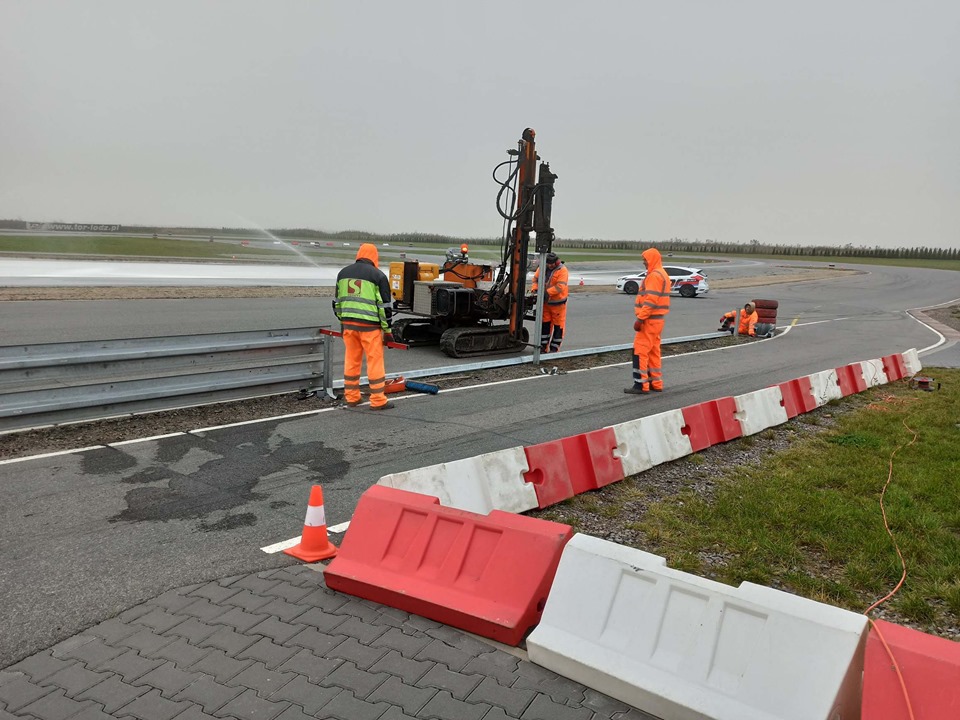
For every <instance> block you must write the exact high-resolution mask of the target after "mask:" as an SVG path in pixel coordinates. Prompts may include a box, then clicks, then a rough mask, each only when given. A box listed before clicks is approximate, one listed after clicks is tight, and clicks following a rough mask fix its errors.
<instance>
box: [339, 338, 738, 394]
mask: <svg viewBox="0 0 960 720" xmlns="http://www.w3.org/2000/svg"><path fill="white" fill-rule="evenodd" d="M723 337H730V333H728V332H711V333H706V334H705V335H684V336H682V337H675V338H663V340H662V341H661V342H660V344H661V345H672V344H674V343H685V342H694V341H696V340H715V339H716V338H723ZM632 348H633V343H625V344H623V345H602V346H600V347H592V348H581V349H579V350H561V351H560V352H557V353H549V354H547V355H541V356H540V360H539V363H537V364H540V365H546V364H548V363H550V362H552V361H554V360H562V359H564V358H572V357H582V356H584V355H601V354H603V353H611V352H619V351H621V350H630V349H632ZM534 362H535V360H534V357H533V355H522V356H517V357H511V358H497V359H496V360H481V361H480V362H475V363H461V364H460V365H447V366H444V367H428V368H423V369H421V370H402V371H399V372H397V373H396V374H398V375H403V377H405V378H408V379H410V380H413V379H416V378H426V377H437V376H440V375H453V374H454V373H461V372H472V371H474V370H489V369H491V368H499V367H509V366H510V365H526V364H534ZM366 381H367V378H366V376H364V377H361V378H360V382H361V383H365V382H366ZM333 387H334V389H342V388H343V380H335V381H334V382H333Z"/></svg>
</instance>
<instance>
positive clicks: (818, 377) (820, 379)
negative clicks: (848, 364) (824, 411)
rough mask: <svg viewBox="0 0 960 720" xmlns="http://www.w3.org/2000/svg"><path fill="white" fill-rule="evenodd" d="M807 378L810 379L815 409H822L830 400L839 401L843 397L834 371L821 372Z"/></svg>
mask: <svg viewBox="0 0 960 720" xmlns="http://www.w3.org/2000/svg"><path fill="white" fill-rule="evenodd" d="M807 377H809V378H810V388H811V390H812V392H813V399H814V401H816V403H817V407H823V406H824V405H826V404H827V403H828V402H830V401H831V400H839V399H840V398H842V397H843V392H841V390H840V383H839V382H838V380H837V371H836V370H821V371H820V372H817V373H814V374H813V375H808V376H807Z"/></svg>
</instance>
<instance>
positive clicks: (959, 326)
mask: <svg viewBox="0 0 960 720" xmlns="http://www.w3.org/2000/svg"><path fill="white" fill-rule="evenodd" d="M913 314H914V315H916V316H917V317H918V318H919V319H921V320H923V319H924V318H929V319H931V320H933V321H934V322H938V323H941V324H943V325H946V326H947V327H948V328H951V329H952V330H956V331H957V332H960V305H950V306H948V307H941V308H931V309H929V310H923V311H917V312H914V313H913Z"/></svg>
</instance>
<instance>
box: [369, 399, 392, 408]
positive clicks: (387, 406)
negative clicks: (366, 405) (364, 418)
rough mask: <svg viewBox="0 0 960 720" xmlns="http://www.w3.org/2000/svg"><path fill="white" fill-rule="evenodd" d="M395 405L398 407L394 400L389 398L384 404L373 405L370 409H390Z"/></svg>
mask: <svg viewBox="0 0 960 720" xmlns="http://www.w3.org/2000/svg"><path fill="white" fill-rule="evenodd" d="M393 407H396V405H394V404H393V403H392V402H390V401H389V400H387V402H386V403H385V404H384V405H376V406H371V407H370V409H371V410H389V409H390V408H393Z"/></svg>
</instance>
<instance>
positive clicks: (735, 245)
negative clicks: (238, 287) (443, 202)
mask: <svg viewBox="0 0 960 720" xmlns="http://www.w3.org/2000/svg"><path fill="white" fill-rule="evenodd" d="M26 228H27V222H26V221H24V220H2V219H0V229H4V230H26ZM124 232H134V233H156V234H159V233H164V234H166V233H171V234H172V233H177V234H196V235H212V234H216V235H220V236H222V235H241V234H242V235H247V234H250V233H257V232H263V231H261V230H259V229H258V228H253V229H251V228H229V227H220V228H210V227H159V226H148V225H120V226H119V227H118V229H117V233H118V234H122V233H124ZM267 233H270V234H272V235H275V236H277V237H280V238H296V239H312V240H335V241H341V242H342V241H354V242H390V243H435V244H438V245H459V244H460V243H462V242H467V243H468V244H473V245H500V243H501V242H502V239H501V238H493V237H490V238H462V237H453V236H451V235H441V234H437V233H420V232H405V233H390V234H383V233H372V232H366V231H362V230H340V231H337V232H328V231H324V230H314V229H311V228H270V229H268V230H267ZM650 244H653V245H654V246H655V247H656V248H657V249H658V250H661V251H663V252H671V253H676V252H692V253H713V254H732V255H780V256H785V257H790V256H806V257H843V258H858V257H862V258H898V259H916V260H960V247H955V248H940V247H931V246H917V247H898V248H885V247H880V246H879V245H877V246H874V247H867V246H865V245H853V244H852V243H847V244H846V245H842V246H833V245H800V244H794V245H787V244H784V243H765V242H761V241H759V240H751V241H749V242H729V241H723V240H711V239H706V240H699V239H697V240H689V239H687V238H670V239H669V240H660V241H658V242H654V243H649V242H648V241H643V240H601V239H597V238H590V239H576V238H557V239H556V240H555V241H554V246H555V247H558V248H571V249H582V250H590V249H597V250H636V249H637V247H638V246H640V245H650Z"/></svg>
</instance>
